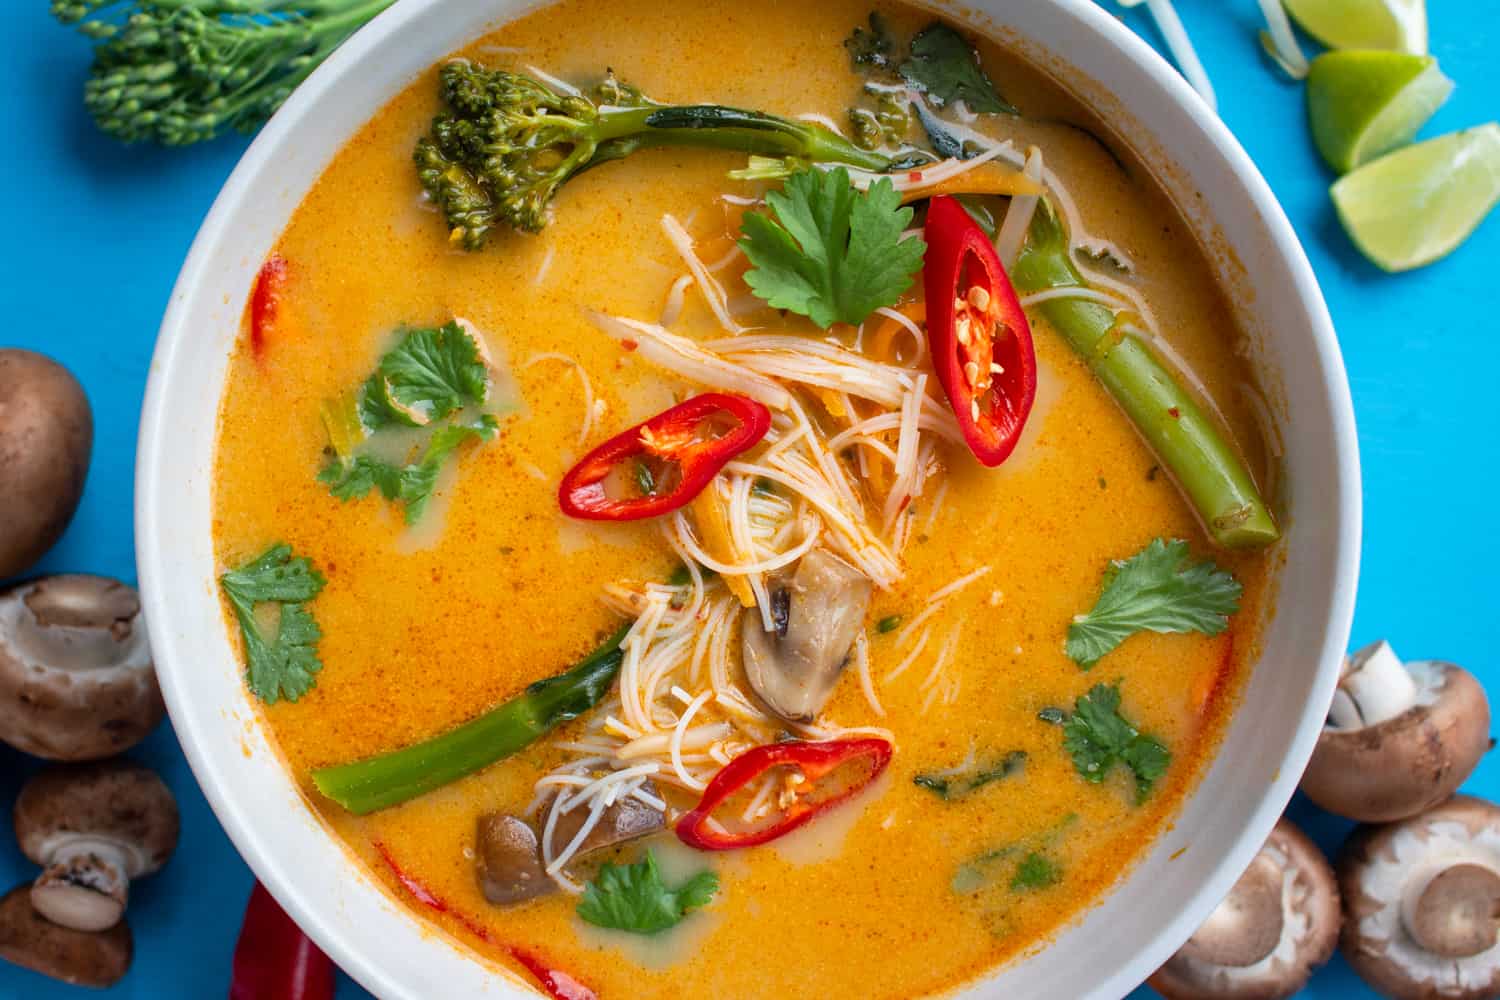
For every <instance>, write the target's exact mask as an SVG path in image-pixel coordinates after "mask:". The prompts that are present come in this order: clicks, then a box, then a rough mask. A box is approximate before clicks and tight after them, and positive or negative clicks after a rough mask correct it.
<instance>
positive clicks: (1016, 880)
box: [1010, 851, 1062, 892]
mask: <svg viewBox="0 0 1500 1000" xmlns="http://www.w3.org/2000/svg"><path fill="white" fill-rule="evenodd" d="M1060 881H1062V871H1061V870H1060V869H1059V868H1058V867H1057V865H1056V863H1054V862H1053V861H1052V859H1050V858H1048V857H1047V856H1046V855H1045V854H1042V853H1041V852H1040V851H1032V852H1031V853H1030V854H1028V855H1026V857H1024V858H1022V859H1021V863H1020V864H1019V865H1017V866H1016V873H1015V874H1014V875H1012V876H1011V879H1010V888H1011V891H1012V892H1015V891H1019V890H1022V889H1045V888H1047V887H1048V886H1052V885H1056V884H1057V883H1058V882H1060Z"/></svg>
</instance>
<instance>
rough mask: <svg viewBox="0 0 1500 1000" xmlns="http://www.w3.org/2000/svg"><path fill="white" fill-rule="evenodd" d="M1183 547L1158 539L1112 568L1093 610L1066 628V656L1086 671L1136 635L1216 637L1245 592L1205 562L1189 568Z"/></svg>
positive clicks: (1185, 547)
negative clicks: (1145, 633) (1197, 634)
mask: <svg viewBox="0 0 1500 1000" xmlns="http://www.w3.org/2000/svg"><path fill="white" fill-rule="evenodd" d="M1189 557H1190V553H1189V551H1188V544H1187V542H1184V541H1181V540H1180V539H1173V540H1172V541H1169V542H1168V541H1163V540H1162V539H1160V538H1158V539H1155V540H1154V541H1152V542H1151V544H1150V545H1147V546H1146V547H1145V548H1144V549H1142V550H1141V551H1140V552H1139V553H1137V554H1136V555H1134V556H1132V557H1131V558H1129V559H1127V560H1125V561H1123V562H1114V563H1111V564H1110V566H1109V569H1107V570H1106V571H1105V574H1104V590H1103V593H1101V594H1100V595H1099V600H1098V602H1097V603H1095V605H1094V608H1093V610H1092V611H1090V612H1089V613H1088V614H1086V615H1079V616H1078V617H1077V618H1075V619H1073V622H1072V624H1070V625H1069V626H1068V645H1067V651H1068V656H1069V657H1071V658H1072V659H1073V661H1074V662H1076V663H1077V664H1078V665H1079V666H1080V667H1082V668H1083V669H1085V670H1088V669H1089V668H1090V667H1092V666H1093V665H1094V664H1096V663H1098V662H1099V660H1100V659H1102V658H1103V657H1104V655H1105V654H1106V653H1109V652H1110V651H1111V650H1113V649H1114V648H1115V647H1117V646H1119V645H1120V643H1122V642H1124V641H1125V640H1126V639H1127V638H1129V637H1130V636H1132V635H1134V634H1135V633H1136V632H1141V631H1150V632H1201V633H1203V634H1204V635H1218V634H1219V633H1220V632H1223V631H1224V630H1225V629H1226V628H1228V627H1229V616H1230V615H1232V614H1234V613H1235V612H1236V611H1238V610H1239V609H1240V604H1239V601H1240V593H1241V591H1242V590H1243V588H1242V587H1241V586H1240V585H1239V583H1237V582H1236V581H1235V579H1234V577H1232V576H1230V575H1229V574H1228V573H1225V572H1224V571H1223V570H1221V569H1219V568H1218V567H1217V566H1215V565H1214V564H1213V562H1211V561H1209V560H1205V561H1203V562H1199V563H1194V562H1189Z"/></svg>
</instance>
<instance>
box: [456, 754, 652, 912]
mask: <svg viewBox="0 0 1500 1000" xmlns="http://www.w3.org/2000/svg"><path fill="white" fill-rule="evenodd" d="M641 790H642V791H644V792H646V793H648V794H650V795H652V796H655V795H656V786H655V785H653V784H652V783H651V782H649V781H648V782H646V783H645V784H644V785H642V786H641ZM553 801H554V800H552V799H549V800H548V801H547V803H546V804H544V805H543V806H542V810H541V815H542V816H544V817H545V816H547V815H548V814H549V813H550V812H551V810H552V802H553ZM588 816H589V811H588V809H586V808H584V807H581V806H580V807H579V808H577V809H574V810H572V811H570V812H567V813H564V814H563V815H561V816H559V817H558V818H557V822H556V823H554V824H553V826H552V846H553V852H554V854H557V853H560V852H561V851H562V850H563V849H564V848H566V847H567V846H568V845H569V844H571V843H572V842H573V840H574V838H576V837H577V836H578V834H579V832H580V831H582V830H583V824H584V823H585V821H586V820H587V819H588ZM666 825H667V817H666V814H665V813H664V812H663V811H662V810H661V809H658V808H656V807H654V806H651V805H648V804H647V803H645V802H642V801H640V800H639V799H637V798H635V797H634V796H627V797H625V798H623V799H620V800H618V801H616V802H614V803H612V804H610V805H609V806H608V807H606V808H605V809H604V811H603V812H601V813H600V814H599V821H598V822H597V823H595V824H594V826H593V828H592V829H590V830H589V832H588V833H587V834H585V835H584V838H583V841H582V842H581V843H580V844H579V845H578V848H577V849H576V850H575V851H574V853H573V859H574V860H577V859H579V858H582V857H584V856H585V855H588V854H592V853H593V852H595V851H602V850H605V849H606V848H610V847H615V846H617V845H619V844H623V843H625V842H626V841H630V840H635V839H637V838H638V837H645V836H648V835H650V834H653V833H657V832H658V831H660V830H663V829H665V828H666ZM478 844H479V849H478V851H477V852H476V856H475V868H476V872H477V874H478V876H479V887H480V890H481V891H483V893H484V898H485V899H488V900H489V901H490V902H491V903H496V904H499V905H501V906H508V905H510V904H513V903H522V902H525V901H526V900H528V899H534V898H536V897H537V896H543V895H546V894H547V893H549V892H552V891H554V890H555V889H556V888H557V883H556V882H554V881H553V880H552V878H551V877H549V876H548V875H547V872H546V869H545V867H544V866H543V864H542V851H541V845H540V843H539V841H538V838H537V834H536V831H535V830H533V829H532V827H531V824H529V823H527V822H526V821H525V820H523V819H521V818H520V817H517V816H511V815H509V814H507V813H489V814H487V815H485V816H481V817H480V818H479V836H478Z"/></svg>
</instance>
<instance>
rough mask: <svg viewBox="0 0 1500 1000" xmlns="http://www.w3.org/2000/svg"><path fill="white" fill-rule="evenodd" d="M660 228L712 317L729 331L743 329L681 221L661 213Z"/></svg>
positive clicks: (735, 331) (721, 287) (722, 287)
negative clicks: (674, 249)
mask: <svg viewBox="0 0 1500 1000" xmlns="http://www.w3.org/2000/svg"><path fill="white" fill-rule="evenodd" d="M661 228H662V231H663V232H665V233H666V234H667V240H668V241H669V242H670V243H671V244H672V246H673V247H674V248H676V250H677V254H678V256H680V257H681V258H682V262H683V263H684V264H686V265H687V267H688V270H689V271H690V272H692V275H693V279H694V280H695V281H697V282H698V290H699V291H700V292H702V293H703V299H704V301H705V302H707V303H708V308H709V309H710V310H712V311H713V314H714V317H715V318H716V319H718V321H719V325H720V326H722V327H723V328H724V329H725V330H726V331H727V332H729V333H739V332H740V331H741V330H743V329H744V327H742V326H740V325H739V324H738V323H736V322H735V321H734V317H733V316H730V315H729V309H728V307H727V306H726V305H725V295H724V286H723V285H721V284H719V282H718V281H717V280H716V279H715V278H714V276H713V275H712V274H709V273H708V268H707V267H705V266H704V264H703V261H702V260H700V259H699V257H698V254H697V253H696V252H695V251H694V250H693V238H692V237H691V236H689V235H688V231H687V230H686V229H684V228H682V223H680V222H678V221H677V220H676V219H675V218H673V217H672V216H671V215H663V216H662V217H661Z"/></svg>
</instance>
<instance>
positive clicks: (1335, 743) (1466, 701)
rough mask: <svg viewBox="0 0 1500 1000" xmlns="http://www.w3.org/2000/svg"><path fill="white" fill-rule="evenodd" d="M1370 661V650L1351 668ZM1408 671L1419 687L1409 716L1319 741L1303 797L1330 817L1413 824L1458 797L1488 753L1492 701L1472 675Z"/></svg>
mask: <svg viewBox="0 0 1500 1000" xmlns="http://www.w3.org/2000/svg"><path fill="white" fill-rule="evenodd" d="M1385 652H1386V653H1389V649H1388V648H1387V649H1386V650H1385ZM1369 655H1373V647H1369V648H1367V649H1365V650H1361V651H1360V652H1359V653H1356V654H1355V655H1354V656H1353V657H1351V658H1350V662H1351V663H1354V664H1357V663H1358V662H1359V660H1360V658H1361V657H1365V656H1369ZM1392 655H1393V654H1392ZM1397 662H1399V661H1397ZM1405 671H1406V672H1407V673H1408V674H1410V677H1411V680H1412V681H1413V682H1414V683H1413V684H1412V686H1411V688H1410V690H1411V692H1412V693H1411V695H1410V697H1409V700H1412V701H1413V703H1412V704H1411V706H1410V707H1409V708H1406V709H1405V710H1404V711H1402V712H1400V714H1398V715H1395V716H1394V717H1393V718H1389V719H1385V720H1383V721H1379V722H1375V723H1374V724H1372V725H1364V726H1359V727H1357V728H1349V727H1346V728H1334V727H1333V726H1332V725H1330V726H1327V727H1325V728H1324V729H1323V732H1322V735H1321V736H1319V737H1318V746H1317V749H1316V750H1314V751H1313V756H1312V761H1311V762H1310V763H1309V764H1308V767H1307V771H1306V772H1305V773H1304V774H1303V776H1302V790H1303V791H1304V792H1306V793H1307V797H1308V798H1310V799H1312V800H1313V801H1314V802H1316V803H1317V804H1318V805H1320V806H1322V807H1323V808H1324V809H1327V810H1328V811H1329V812H1334V813H1338V814H1339V815H1340V816H1347V817H1349V818H1350V819H1355V820H1359V821H1361V822H1364V823H1389V822H1392V821H1394V820H1398V819H1404V818H1406V817H1408V816H1415V815H1417V814H1418V813H1421V812H1424V811H1426V810H1427V809H1430V808H1431V807H1432V806H1435V805H1437V804H1438V803H1439V802H1442V801H1443V800H1444V799H1446V798H1448V796H1450V795H1452V794H1453V793H1454V792H1455V791H1457V790H1458V786H1459V785H1461V784H1463V782H1464V779H1465V778H1467V777H1468V776H1469V775H1470V774H1471V773H1472V772H1473V770H1474V768H1475V767H1476V766H1478V764H1479V760H1480V758H1482V757H1483V756H1484V754H1485V752H1486V751H1487V750H1489V745H1490V707H1489V701H1488V699H1487V698H1486V697H1485V693H1484V688H1483V687H1481V686H1480V684H1479V682H1478V681H1477V680H1475V679H1474V677H1473V675H1472V674H1470V673H1469V672H1468V671H1466V670H1464V669H1463V668H1461V667H1458V666H1455V665H1454V664H1452V663H1443V662H1439V661H1422V662H1416V663H1408V664H1406V666H1405ZM1347 676H1348V674H1347V672H1346V679H1347ZM1344 684H1345V682H1341V687H1343V686H1344Z"/></svg>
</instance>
